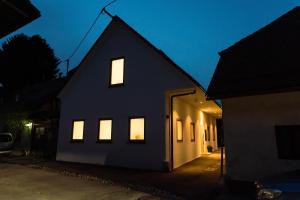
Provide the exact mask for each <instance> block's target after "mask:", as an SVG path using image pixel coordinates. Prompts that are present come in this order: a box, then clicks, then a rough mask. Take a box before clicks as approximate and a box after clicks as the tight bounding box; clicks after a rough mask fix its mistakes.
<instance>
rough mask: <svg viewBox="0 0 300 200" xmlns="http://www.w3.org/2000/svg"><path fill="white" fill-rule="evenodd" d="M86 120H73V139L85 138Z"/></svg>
mask: <svg viewBox="0 0 300 200" xmlns="http://www.w3.org/2000/svg"><path fill="white" fill-rule="evenodd" d="M83 129H84V121H74V122H73V134H72V139H73V140H83Z"/></svg>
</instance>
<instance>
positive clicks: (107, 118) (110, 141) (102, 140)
mask: <svg viewBox="0 0 300 200" xmlns="http://www.w3.org/2000/svg"><path fill="white" fill-rule="evenodd" d="M105 120H111V139H110V140H107V139H105V140H104V139H100V134H101V133H100V121H105ZM97 123H98V132H97V143H112V140H113V123H114V120H113V118H111V117H101V118H98V121H97Z"/></svg>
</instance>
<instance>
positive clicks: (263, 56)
mask: <svg viewBox="0 0 300 200" xmlns="http://www.w3.org/2000/svg"><path fill="white" fill-rule="evenodd" d="M299 20H300V8H299V7H296V8H295V9H293V10H291V11H290V12H288V13H286V14H285V15H283V16H281V17H280V18H278V19H276V20H275V21H273V22H272V23H270V24H269V25H267V26H265V27H264V28H262V29H260V30H258V31H257V32H255V33H253V34H252V35H250V36H248V37H246V38H244V39H242V40H241V41H239V42H238V43H236V44H235V45H233V46H232V47H230V48H228V49H226V50H224V51H222V52H221V53H220V56H221V58H220V60H219V63H218V66H217V68H216V71H215V73H214V76H213V79H212V81H211V83H210V86H209V88H208V92H207V95H208V99H221V101H222V108H223V116H222V117H223V129H224V137H225V138H224V140H225V147H226V164H227V167H226V169H227V176H228V177H229V178H231V179H234V180H246V181H254V180H257V179H259V178H263V177H266V176H272V175H275V174H278V173H283V172H288V171H293V170H296V169H299V167H300V148H299V145H298V141H299V139H300V111H299V109H298V104H299V101H300V81H299V74H300V68H299V66H300V62H299V59H298V57H299V55H298V54H299V53H298V52H299V50H300V39H299V33H300V25H299Z"/></svg>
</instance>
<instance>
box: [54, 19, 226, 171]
mask: <svg viewBox="0 0 300 200" xmlns="http://www.w3.org/2000/svg"><path fill="white" fill-rule="evenodd" d="M59 98H60V100H61V113H60V123H59V138H58V148H57V156H56V158H57V160H62V161H71V162H81V163H93V164H100V165H108V166H119V167H127V168H137V169H150V170H163V169H173V168H176V167H179V166H181V165H183V164H184V163H186V162H189V161H191V160H193V159H195V158H197V157H199V156H201V154H204V153H207V146H208V145H211V146H212V147H213V149H214V150H216V149H217V141H216V132H217V130H216V122H215V121H216V118H218V117H220V115H221V108H220V107H219V106H218V105H217V104H216V103H215V102H214V101H206V100H205V91H204V89H203V88H202V87H201V85H200V84H199V83H198V82H197V81H195V80H194V79H193V78H192V77H191V76H189V75H188V74H187V73H186V72H184V71H183V70H182V69H181V68H180V67H179V66H177V65H176V64H175V63H174V62H173V61H172V60H171V59H170V58H169V57H167V56H166V55H165V54H164V53H163V52H162V51H161V50H158V49H157V48H156V47H154V46H153V45H152V44H150V43H149V42H148V41H147V40H146V39H145V38H143V37H142V36H141V35H140V34H138V33H137V32H136V31H135V30H133V29H132V28H131V27H130V26H129V25H128V24H126V23H125V22H124V21H123V20H121V19H120V18H119V17H113V19H112V21H111V22H110V24H109V25H108V26H107V28H106V29H105V30H104V32H103V33H102V35H101V36H100V37H99V38H98V40H97V41H96V42H95V44H94V46H93V47H92V48H91V50H90V51H89V52H88V54H87V55H86V57H85V58H84V59H83V60H82V62H81V64H80V65H79V67H78V69H77V71H76V72H75V74H74V75H73V76H72V78H71V79H70V81H69V82H68V83H67V84H66V86H65V87H64V89H63V90H62V91H61V93H60V95H59ZM205 135H206V136H205ZM213 139H215V140H213Z"/></svg>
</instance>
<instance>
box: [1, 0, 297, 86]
mask: <svg viewBox="0 0 300 200" xmlns="http://www.w3.org/2000/svg"><path fill="white" fill-rule="evenodd" d="M108 2H109V0H32V3H33V4H34V5H35V6H36V7H37V8H38V9H39V10H40V11H41V15H42V17H40V18H39V19H37V20H36V21H34V22H32V23H31V24H28V25H26V26H25V27H23V28H21V29H20V30H18V31H17V32H15V33H13V34H11V35H9V36H12V35H14V34H16V33H25V34H28V35H34V34H40V35H41V36H42V37H44V38H45V39H46V40H47V41H48V43H49V44H50V45H51V47H52V48H53V49H54V50H55V53H56V55H57V56H58V57H59V58H60V59H61V60H64V59H66V58H67V57H68V56H69V55H70V54H71V53H72V51H73V50H74V48H75V46H77V44H78V42H79V41H80V40H81V38H82V37H83V34H84V33H85V32H86V31H87V30H88V28H89V27H90V25H91V23H92V21H93V20H94V18H95V17H96V16H97V14H98V13H99V12H100V10H101V8H102V7H103V6H104V5H105V4H107V3H108ZM297 5H300V0H213V1H212V0H118V1H117V2H116V3H115V4H113V5H112V6H111V7H109V8H108V10H109V11H110V12H111V13H112V14H114V15H118V16H119V17H121V18H122V19H123V20H124V21H126V22H127V23H128V24H129V25H130V26H132V27H133V28H134V29H135V30H137V31H138V32H139V33H140V34H142V35H143V36H144V37H145V38H146V39H148V40H149V41H150V42H151V43H153V44H154V45H155V46H156V47H157V48H159V49H162V50H163V51H164V52H165V53H166V54H167V55H169V56H170V57H171V58H172V59H173V60H174V61H175V62H176V63H177V64H179V65H180V66H181V67H182V68H183V69H185V70H186V71H187V72H188V73H190V74H191V75H192V76H193V77H194V78H195V79H196V80H198V81H199V82H200V83H201V84H203V86H204V87H207V86H208V84H209V81H210V79H211V76H212V74H213V72H214V69H215V67H216V64H217V62H218V59H219V56H218V52H219V51H221V50H223V49H225V48H227V47H229V46H230V45H232V44H234V43H235V42H237V41H238V40H240V39H242V38H243V37H245V36H247V35H249V34H250V33H253V32H254V31H256V30H257V29H258V28H260V27H263V26H265V25H266V24H268V23H270V22H271V21H273V20H274V19H276V18H277V17H279V16H280V15H282V14H284V13H285V12H287V11H288V10H290V9H292V8H293V7H295V6H297ZM109 20H110V18H109V17H107V16H106V15H102V16H101V17H100V19H99V20H98V22H97V24H96V25H95V27H94V29H93V30H92V32H91V34H90V35H89V36H88V38H87V40H86V41H85V42H84V43H83V45H82V46H81V48H80V49H79V51H78V52H77V53H76V55H75V56H74V57H73V59H72V60H71V63H70V66H71V68H73V67H75V66H77V64H78V63H79V62H80V60H81V59H82V58H83V56H84V55H85V54H86V53H87V51H88V49H89V48H90V47H91V45H92V44H93V42H94V41H95V40H96V38H97V37H98V36H99V35H100V34H101V33H102V31H103V29H104V28H105V26H106V25H107V24H108V22H109ZM9 36H8V37H9ZM5 39H7V37H6V38H4V39H2V40H0V42H3V40H5ZM60 68H61V70H62V71H63V72H65V64H61V66H60Z"/></svg>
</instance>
